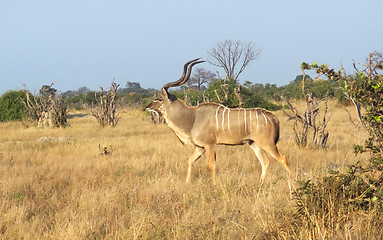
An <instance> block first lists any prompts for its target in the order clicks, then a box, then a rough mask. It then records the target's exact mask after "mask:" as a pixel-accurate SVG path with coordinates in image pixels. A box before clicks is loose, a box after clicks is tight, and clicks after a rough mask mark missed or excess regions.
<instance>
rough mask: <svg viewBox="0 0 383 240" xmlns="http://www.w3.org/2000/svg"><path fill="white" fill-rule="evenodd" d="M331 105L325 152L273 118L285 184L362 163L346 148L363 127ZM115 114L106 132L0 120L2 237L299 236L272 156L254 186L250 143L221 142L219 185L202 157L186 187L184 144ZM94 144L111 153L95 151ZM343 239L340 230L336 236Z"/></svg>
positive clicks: (137, 118)
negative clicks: (299, 140)
mask: <svg viewBox="0 0 383 240" xmlns="http://www.w3.org/2000/svg"><path fill="white" fill-rule="evenodd" d="M296 104H298V105H301V106H302V105H303V103H299V102H297V103H296ZM329 108H330V111H331V112H332V117H331V120H330V122H329V126H328V130H329V132H330V139H329V143H328V148H327V149H326V150H322V149H315V148H314V147H311V146H309V147H307V148H299V147H297V146H296V144H295V142H294V136H293V132H292V122H286V119H287V117H285V116H284V114H283V113H282V112H281V111H278V112H276V113H275V114H276V116H277V117H278V118H279V119H280V121H281V137H280V142H279V143H278V146H279V148H280V150H281V151H282V152H283V153H284V154H285V155H286V156H287V157H288V160H289V164H290V166H291V168H292V170H293V174H292V178H293V179H297V178H298V179H301V178H304V179H312V180H313V181H315V180H316V179H318V178H321V177H322V176H324V175H326V174H327V171H328V169H331V170H340V171H343V170H344V169H346V168H347V165H348V164H352V163H354V162H355V161H356V160H364V158H365V157H364V156H363V155H361V156H355V155H354V153H353V149H352V145H353V144H354V143H361V142H362V139H363V137H364V134H365V133H364V132H363V130H360V129H356V128H354V127H353V126H352V124H351V123H350V122H349V120H348V115H347V113H346V112H345V111H344V109H342V108H341V107H339V106H337V105H336V102H330V106H329ZM349 110H350V111H352V110H353V109H352V108H351V107H349ZM120 114H121V120H120V122H119V124H118V125H117V126H115V127H105V128H102V127H100V126H99V125H98V124H97V122H96V120H95V119H94V118H93V117H92V116H91V115H89V114H88V115H87V113H86V112H72V113H71V114H70V115H71V116H72V118H71V119H69V123H70V125H71V127H68V128H59V129H55V128H37V127H26V126H25V125H24V124H23V123H14V122H13V123H1V124H0V144H1V145H0V197H1V198H0V214H1V215H0V238H1V239H293V238H295V237H297V236H294V233H295V232H296V229H293V228H294V227H293V226H292V225H291V224H289V223H290V220H291V216H292V213H294V210H295V209H294V202H293V201H292V200H291V195H290V192H289V188H288V184H287V180H288V176H287V174H286V172H285V170H284V169H283V167H282V166H281V165H280V164H279V163H278V162H277V161H275V160H274V159H272V162H271V164H270V167H269V169H268V173H267V177H266V181H265V182H264V183H263V184H262V185H261V184H260V181H259V178H260V174H261V167H260V163H259V161H258V160H257V159H256V157H255V155H254V154H253V152H252V151H251V149H249V147H248V146H246V145H244V146H237V147H225V146H219V147H217V170H218V172H217V185H216V186H213V185H212V184H211V178H210V173H209V170H208V165H207V162H206V159H205V157H202V158H201V159H200V160H199V161H197V162H196V163H195V164H194V166H193V172H192V183H191V184H190V185H186V184H185V178H186V160H187V158H188V156H189V154H191V152H192V147H190V146H183V145H182V144H181V143H180V142H179V141H178V139H177V137H175V135H174V134H173V133H172V132H171V131H170V130H169V128H168V127H167V126H166V125H154V124H152V123H151V122H150V121H149V115H147V113H145V112H142V111H140V110H137V109H123V110H121V111H120ZM99 146H100V147H107V148H108V150H111V154H108V155H105V154H101V151H100V150H99ZM362 230H363V229H362ZM362 230H361V231H362ZM308 231H309V230H308ZM362 232H363V231H362ZM347 234H349V230H347V229H345V230H344V231H343V230H342V231H340V232H339V234H338V237H339V239H343V238H344V239H346V238H347V236H348V235H347ZM354 234H359V233H358V232H355V233H354ZM307 236H309V235H307ZM359 236H362V234H359ZM301 238H302V239H305V236H304V235H303V236H301Z"/></svg>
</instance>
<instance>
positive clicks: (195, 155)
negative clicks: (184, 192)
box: [186, 146, 205, 183]
mask: <svg viewBox="0 0 383 240" xmlns="http://www.w3.org/2000/svg"><path fill="white" fill-rule="evenodd" d="M204 153H205V149H204V148H201V147H198V146H196V148H195V149H194V151H193V153H192V155H191V156H190V157H189V160H188V173H187V175H186V183H190V179H191V169H192V165H193V163H194V162H195V161H197V160H198V159H199V158H200V157H201V156H202V154H204Z"/></svg>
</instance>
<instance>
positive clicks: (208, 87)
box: [0, 69, 348, 122]
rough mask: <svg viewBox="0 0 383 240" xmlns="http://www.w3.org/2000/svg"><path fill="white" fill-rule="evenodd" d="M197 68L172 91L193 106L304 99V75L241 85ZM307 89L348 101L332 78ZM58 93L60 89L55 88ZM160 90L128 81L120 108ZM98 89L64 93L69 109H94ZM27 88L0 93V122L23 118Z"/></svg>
mask: <svg viewBox="0 0 383 240" xmlns="http://www.w3.org/2000/svg"><path fill="white" fill-rule="evenodd" d="M197 70H198V71H196V72H195V74H194V75H193V76H192V77H191V79H190V82H189V83H188V84H186V85H185V86H183V87H182V88H179V89H178V90H175V91H174V92H173V93H174V94H175V95H176V96H177V97H179V98H180V99H182V100H184V101H185V102H186V103H187V104H188V105H190V106H196V105H198V104H199V103H201V102H205V101H210V102H217V103H221V104H224V105H226V106H229V107H243V108H253V107H260V108H265V109H268V110H278V109H280V108H282V107H283V105H284V104H283V103H282V101H281V96H284V97H285V98H288V99H301V98H302V93H301V88H302V75H299V76H297V77H296V78H295V79H294V80H292V81H291V82H290V83H289V84H287V85H284V86H280V87H278V86H277V85H276V84H269V83H267V84H259V83H252V82H250V81H245V82H244V83H243V84H239V83H238V81H236V80H234V79H232V78H225V79H219V78H217V76H216V75H215V74H213V73H211V72H209V71H207V70H204V69H197ZM305 84H306V85H305V89H306V91H307V92H310V93H312V95H313V97H316V98H324V97H331V98H337V99H338V101H339V102H341V103H347V102H348V100H346V98H345V96H344V93H343V91H342V84H343V83H340V82H339V81H338V82H331V81H325V80H323V81H321V80H313V79H312V78H310V77H309V76H306V80H305ZM52 91H53V92H54V94H56V92H57V90H56V89H54V88H53V90H52ZM156 93H157V90H155V89H152V88H149V89H145V88H142V87H141V85H140V83H138V82H129V81H128V82H127V83H126V85H125V87H123V88H119V89H118V91H117V96H116V97H117V100H116V102H117V105H118V107H135V108H144V107H145V106H146V105H147V104H148V103H149V102H150V101H151V100H152V99H153V97H154V96H155V95H156ZM96 94H97V92H96V91H92V90H90V89H89V88H87V87H81V88H79V89H78V90H76V91H67V92H64V93H62V94H61V96H62V99H63V100H64V101H65V102H66V103H67V104H68V106H69V108H70V109H75V110H82V109H88V108H92V107H93V106H95V105H96V104H97V100H96ZM25 102H26V94H25V91H23V90H22V91H13V90H10V91H7V92H6V93H4V94H3V95H2V96H0V121H1V122H4V121H13V120H22V119H23V118H25V114H26V113H25Z"/></svg>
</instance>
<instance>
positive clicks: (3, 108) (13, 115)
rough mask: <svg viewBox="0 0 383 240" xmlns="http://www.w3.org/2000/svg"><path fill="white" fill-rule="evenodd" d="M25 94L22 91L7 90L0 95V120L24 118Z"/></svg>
mask: <svg viewBox="0 0 383 240" xmlns="http://www.w3.org/2000/svg"><path fill="white" fill-rule="evenodd" d="M25 99H26V95H25V93H24V92H23V91H7V92H6V93H4V94H3V95H2V96H1V97H0V121H1V122H5V121H20V120H22V119H24V118H25V116H26V115H25V113H26V107H25V104H24V101H25Z"/></svg>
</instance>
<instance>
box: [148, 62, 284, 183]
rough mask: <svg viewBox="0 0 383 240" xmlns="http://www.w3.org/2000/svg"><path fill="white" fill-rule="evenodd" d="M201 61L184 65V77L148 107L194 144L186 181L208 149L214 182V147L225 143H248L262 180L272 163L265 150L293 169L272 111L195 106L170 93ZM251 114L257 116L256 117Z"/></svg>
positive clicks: (209, 105) (220, 106)
mask: <svg viewBox="0 0 383 240" xmlns="http://www.w3.org/2000/svg"><path fill="white" fill-rule="evenodd" d="M201 62H203V61H199V59H194V60H192V61H189V62H187V63H186V64H185V65H184V71H183V75H182V77H181V78H180V79H179V80H178V81H175V82H170V83H167V84H165V85H164V86H163V88H162V93H161V97H160V98H159V99H156V100H154V101H153V102H151V103H150V104H149V105H148V106H147V109H148V110H150V111H155V112H156V113H158V114H159V115H161V116H163V117H164V118H165V120H166V123H167V124H168V126H169V127H170V129H172V130H173V132H174V133H175V134H176V136H177V137H178V138H179V139H180V140H181V142H183V143H185V144H186V143H190V144H192V145H194V147H195V149H194V152H193V153H192V155H191V156H190V157H189V159H188V164H187V165H188V170H187V176H186V182H190V180H191V169H192V165H193V163H194V162H195V161H196V160H197V159H199V158H200V157H201V156H202V155H203V154H204V153H205V152H206V155H207V159H208V162H209V168H210V171H211V175H212V180H213V183H215V146H216V145H222V144H225V145H242V144H245V143H249V145H250V147H251V149H252V150H253V151H254V153H255V155H256V156H257V157H258V159H259V161H260V162H261V166H262V174H261V180H263V179H264V178H265V176H266V170H267V167H268V165H269V159H268V157H267V155H266V152H267V153H269V154H270V155H271V156H272V157H273V158H275V159H277V160H278V161H279V162H280V163H281V164H282V165H283V166H284V168H285V169H286V170H287V171H288V172H290V169H289V167H288V164H287V160H286V157H285V156H284V155H283V154H282V153H281V152H280V151H279V150H278V148H277V145H276V144H277V142H278V139H279V121H278V119H277V118H276V117H275V116H274V115H273V114H272V113H271V112H269V111H266V110H264V109H260V108H254V109H239V108H227V107H225V106H222V105H219V104H216V103H202V104H199V105H198V106H196V107H188V106H187V105H186V104H185V103H184V102H182V101H181V100H180V99H178V98H176V97H175V96H173V95H172V94H170V93H169V92H168V88H169V87H177V86H180V85H183V84H184V83H186V82H187V81H188V79H189V77H190V74H191V69H192V67H193V66H194V65H195V64H198V63H201ZM221 109H222V111H221ZM242 111H243V114H242ZM220 112H222V114H221V113H220ZM248 112H249V113H248ZM225 113H226V114H225ZM247 113H248V114H247ZM252 114H255V116H256V117H255V119H254V120H253V119H252ZM259 114H262V115H263V119H262V118H260V117H259V116H258V115H259ZM225 118H227V119H225ZM235 119H236V120H235ZM261 119H262V120H261ZM230 120H231V121H230ZM254 124H256V125H257V126H256V131H253V129H254V126H253V125H254Z"/></svg>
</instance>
